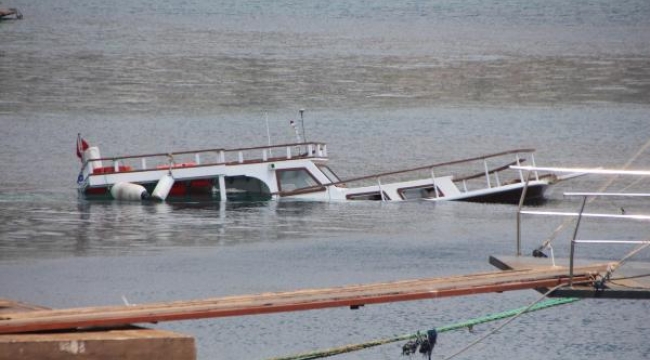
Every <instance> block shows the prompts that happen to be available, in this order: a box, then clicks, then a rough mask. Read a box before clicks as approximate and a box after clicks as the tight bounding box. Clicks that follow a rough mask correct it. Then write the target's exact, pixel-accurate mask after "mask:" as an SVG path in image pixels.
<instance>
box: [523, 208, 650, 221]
mask: <svg viewBox="0 0 650 360" xmlns="http://www.w3.org/2000/svg"><path fill="white" fill-rule="evenodd" d="M520 213H521V214H527V215H551V216H578V215H580V213H577V212H562V211H531V210H523V211H520ZM582 216H583V217H595V218H612V219H631V220H650V215H617V214H596V213H583V214H582Z"/></svg>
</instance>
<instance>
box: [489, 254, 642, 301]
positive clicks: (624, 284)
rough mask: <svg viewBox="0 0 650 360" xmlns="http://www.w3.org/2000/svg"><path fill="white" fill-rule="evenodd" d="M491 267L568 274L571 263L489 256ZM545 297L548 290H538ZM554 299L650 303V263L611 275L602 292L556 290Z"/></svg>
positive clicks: (634, 264) (576, 287)
mask: <svg viewBox="0 0 650 360" xmlns="http://www.w3.org/2000/svg"><path fill="white" fill-rule="evenodd" d="M490 264H492V265H493V266H495V267H497V268H499V269H501V270H519V271H521V270H527V269H528V270H535V269H549V268H555V269H558V270H560V269H565V271H567V272H568V269H569V259H558V258H556V259H555V264H556V266H555V267H553V266H552V263H551V259H549V258H535V257H528V256H497V255H495V256H490ZM576 264H577V265H576V266H585V265H587V264H588V262H587V261H584V260H580V261H576ZM536 290H537V291H539V292H542V293H545V292H547V291H548V290H549V288H548V287H541V288H537V289H536ZM550 296H551V297H568V296H570V297H580V298H606V299H650V263H647V262H639V261H637V262H633V261H630V262H626V263H625V264H624V265H623V266H621V267H620V268H618V269H617V270H616V271H615V272H614V273H613V275H612V277H611V280H610V281H607V282H606V283H605V286H604V287H603V288H602V289H596V288H595V287H594V285H593V283H592V282H589V283H586V284H574V285H573V286H572V287H565V288H561V289H557V290H555V291H554V292H553V293H552V294H551V295H550Z"/></svg>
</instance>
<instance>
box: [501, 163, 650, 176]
mask: <svg viewBox="0 0 650 360" xmlns="http://www.w3.org/2000/svg"><path fill="white" fill-rule="evenodd" d="M510 168H511V169H514V170H525V171H550V172H567V173H581V174H598V175H640V176H650V171H648V170H614V169H602V168H565V167H538V166H516V165H512V166H510Z"/></svg>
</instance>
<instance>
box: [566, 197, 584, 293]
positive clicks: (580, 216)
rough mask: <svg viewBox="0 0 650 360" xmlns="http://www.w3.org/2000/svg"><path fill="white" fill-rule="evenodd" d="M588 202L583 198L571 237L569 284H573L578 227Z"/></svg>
mask: <svg viewBox="0 0 650 360" xmlns="http://www.w3.org/2000/svg"><path fill="white" fill-rule="evenodd" d="M586 203H587V197H586V196H585V197H583V198H582V206H581V207H580V213H578V221H577V222H576V228H575V229H574V230H573V239H571V254H570V257H569V286H573V255H574V254H575V247H576V237H577V236H578V228H579V227H580V220H581V219H582V212H583V211H584V210H585V204H586Z"/></svg>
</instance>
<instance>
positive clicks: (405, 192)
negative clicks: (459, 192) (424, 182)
mask: <svg viewBox="0 0 650 360" xmlns="http://www.w3.org/2000/svg"><path fill="white" fill-rule="evenodd" d="M397 192H398V193H399V194H400V196H401V197H402V199H404V200H414V199H428V198H435V197H436V193H435V192H434V191H433V186H419V187H411V188H403V189H398V190H397ZM438 196H444V194H443V193H442V191H440V189H438Z"/></svg>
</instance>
